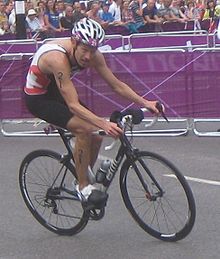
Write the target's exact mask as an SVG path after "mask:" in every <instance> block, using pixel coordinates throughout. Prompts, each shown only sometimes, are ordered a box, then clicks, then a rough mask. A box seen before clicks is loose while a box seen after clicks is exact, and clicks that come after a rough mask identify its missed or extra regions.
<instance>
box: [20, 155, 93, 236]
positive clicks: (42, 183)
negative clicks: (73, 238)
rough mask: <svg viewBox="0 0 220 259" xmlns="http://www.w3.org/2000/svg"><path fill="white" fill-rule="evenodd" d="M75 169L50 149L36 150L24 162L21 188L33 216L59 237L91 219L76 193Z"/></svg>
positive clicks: (21, 169)
mask: <svg viewBox="0 0 220 259" xmlns="http://www.w3.org/2000/svg"><path fill="white" fill-rule="evenodd" d="M74 181H76V173H75V168H74V166H73V165H72V164H70V163H69V164H68V165H67V163H66V165H65V164H64V161H63V157H62V156H61V155H60V154H58V153H56V152H54V151H51V150H36V151H33V152H31V153H30V154H28V155H27V156H26V157H25V158H24V160H23V161H22V163H21V166H20V171H19V185H20V190H21V193H22V197H23V199H24V201H25V204H26V205H27V207H28V209H29V210H30V212H31V213H32V215H33V216H34V217H35V218H36V219H37V220H38V221H39V222H40V224H42V225H43V226H44V227H45V228H47V229H48V230H50V231H52V232H55V233H57V234H59V235H74V234H76V233H78V232H80V231H81V230H82V229H83V228H84V227H85V226H86V224H87V222H88V219H87V218H86V217H85V212H84V210H83V209H82V206H81V203H80V201H79V200H78V198H77V195H76V192H74V190H73V182H74Z"/></svg>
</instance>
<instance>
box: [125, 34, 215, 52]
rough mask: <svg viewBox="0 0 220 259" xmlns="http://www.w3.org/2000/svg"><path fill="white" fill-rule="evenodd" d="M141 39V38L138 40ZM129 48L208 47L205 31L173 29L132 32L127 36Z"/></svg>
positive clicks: (187, 48) (190, 49)
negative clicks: (155, 31) (168, 30)
mask: <svg viewBox="0 0 220 259" xmlns="http://www.w3.org/2000/svg"><path fill="white" fill-rule="evenodd" d="M140 39H141V40H140ZM128 44H129V50H133V49H139V48H142V49H144V48H150V49H151V50H153V49H160V50H163V49H175V48H178V49H184V50H188V51H192V49H194V48H198V47H206V48H208V47H210V37H209V34H208V32H207V31H205V30H199V31H196V32H195V31H173V32H157V33H140V34H132V35H130V36H129V37H128Z"/></svg>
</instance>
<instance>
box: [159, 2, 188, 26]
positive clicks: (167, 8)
mask: <svg viewBox="0 0 220 259" xmlns="http://www.w3.org/2000/svg"><path fill="white" fill-rule="evenodd" d="M171 2H172V0H164V2H163V5H162V6H161V7H160V8H159V9H158V13H157V15H158V17H160V18H162V19H163V20H164V21H168V22H185V21H184V19H182V18H180V17H179V16H176V15H175V14H174V13H173V11H172V9H171Z"/></svg>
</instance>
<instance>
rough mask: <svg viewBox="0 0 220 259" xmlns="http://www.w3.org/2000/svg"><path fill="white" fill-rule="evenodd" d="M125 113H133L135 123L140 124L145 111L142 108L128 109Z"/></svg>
mask: <svg viewBox="0 0 220 259" xmlns="http://www.w3.org/2000/svg"><path fill="white" fill-rule="evenodd" d="M123 115H131V116H132V122H133V124H140V123H141V122H142V120H143V119H144V113H143V111H142V110H140V109H128V110H126V111H125V114H124V113H123Z"/></svg>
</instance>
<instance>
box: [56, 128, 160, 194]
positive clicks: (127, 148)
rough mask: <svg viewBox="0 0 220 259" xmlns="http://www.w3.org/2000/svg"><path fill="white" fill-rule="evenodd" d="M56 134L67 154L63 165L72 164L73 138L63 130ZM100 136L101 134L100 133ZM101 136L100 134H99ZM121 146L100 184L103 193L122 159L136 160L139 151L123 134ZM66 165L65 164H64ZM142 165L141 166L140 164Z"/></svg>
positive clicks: (156, 183)
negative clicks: (71, 140)
mask: <svg viewBox="0 0 220 259" xmlns="http://www.w3.org/2000/svg"><path fill="white" fill-rule="evenodd" d="M57 130H58V133H59V134H60V136H61V138H62V140H63V142H64V145H65V147H66V148H67V151H68V153H67V154H66V155H64V157H63V159H64V162H63V163H64V164H66V163H69V164H70V163H71V162H70V161H71V160H72V161H73V162H74V158H73V155H72V147H71V144H70V139H71V138H72V137H74V136H73V135H72V134H70V133H69V132H66V131H65V130H64V129H60V128H59V129H57ZM100 134H101V133H100ZM101 135H102V134H101ZM119 140H120V142H121V145H120V147H119V149H118V152H117V154H116V156H115V158H114V160H113V162H112V163H111V166H110V168H109V170H108V172H107V174H106V179H105V180H104V182H103V183H102V184H103V186H104V191H107V190H108V188H109V186H110V185H111V182H112V180H113V179H114V177H115V175H116V173H117V170H118V168H119V166H120V164H121V163H122V160H123V158H124V156H126V157H127V159H129V160H131V161H135V160H136V158H137V155H136V153H137V151H139V150H138V149H137V148H134V147H133V146H132V145H131V143H130V141H129V140H128V137H127V136H126V133H125V132H124V133H123V134H122V135H121V136H120V138H119ZM66 165H67V164H66ZM142 165H143V164H142ZM133 166H134V167H135V172H136V174H137V176H138V178H139V179H140V181H141V183H142V185H143V187H144V189H145V191H146V192H147V193H149V191H148V187H147V186H146V184H145V182H144V180H143V178H142V176H141V173H140V172H139V169H138V168H137V166H136V164H135V163H133ZM144 167H145V169H146V171H147V172H148V175H149V176H150V178H151V179H152V181H153V182H154V183H155V185H156V186H157V188H158V190H159V192H158V195H157V196H158V197H161V196H162V194H163V190H162V188H161V187H160V185H159V184H158V182H157V181H156V179H155V178H154V177H153V175H152V174H151V172H150V170H149V169H148V168H147V166H146V164H144ZM151 198H152V199H155V197H151Z"/></svg>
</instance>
